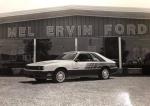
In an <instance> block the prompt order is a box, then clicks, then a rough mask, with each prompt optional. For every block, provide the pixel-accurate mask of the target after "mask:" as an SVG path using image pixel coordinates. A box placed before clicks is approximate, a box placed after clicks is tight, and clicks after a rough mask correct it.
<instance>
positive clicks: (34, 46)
mask: <svg viewBox="0 0 150 106" xmlns="http://www.w3.org/2000/svg"><path fill="white" fill-rule="evenodd" d="M35 62H36V39H35V38H34V39H33V63H35Z"/></svg>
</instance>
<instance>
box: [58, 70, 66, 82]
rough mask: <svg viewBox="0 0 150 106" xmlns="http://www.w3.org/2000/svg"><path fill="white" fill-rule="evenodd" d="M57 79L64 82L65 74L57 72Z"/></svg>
mask: <svg viewBox="0 0 150 106" xmlns="http://www.w3.org/2000/svg"><path fill="white" fill-rule="evenodd" d="M56 79H57V81H58V82H63V81H64V80H65V73H64V72H63V71H59V72H57V74H56Z"/></svg>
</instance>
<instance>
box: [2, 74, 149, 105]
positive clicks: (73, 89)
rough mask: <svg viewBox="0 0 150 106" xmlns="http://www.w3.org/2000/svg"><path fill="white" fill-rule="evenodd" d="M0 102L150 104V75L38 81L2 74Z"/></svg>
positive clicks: (24, 103) (28, 103) (20, 103)
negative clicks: (58, 81)
mask: <svg viewBox="0 0 150 106" xmlns="http://www.w3.org/2000/svg"><path fill="white" fill-rule="evenodd" d="M0 105H1V106H150V76H127V77H111V79H109V80H97V79H95V78H88V79H87V78H86V79H75V80H67V81H66V82H64V83H60V84H55V83H52V81H47V82H45V83H37V82H35V81H34V79H30V78H25V77H0Z"/></svg>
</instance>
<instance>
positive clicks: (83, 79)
mask: <svg viewBox="0 0 150 106" xmlns="http://www.w3.org/2000/svg"><path fill="white" fill-rule="evenodd" d="M111 79H114V78H109V79H108V80H111ZM96 80H99V79H98V78H87V77H83V78H76V79H66V81H65V82H64V83H66V82H83V81H96ZM20 83H24V84H47V83H52V84H58V83H54V82H53V81H52V80H46V81H41V82H39V81H35V80H32V81H20Z"/></svg>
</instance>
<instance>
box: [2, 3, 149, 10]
mask: <svg viewBox="0 0 150 106" xmlns="http://www.w3.org/2000/svg"><path fill="white" fill-rule="evenodd" d="M149 4H150V0H145V1H144V0H0V12H1V13H2V12H11V11H20V10H30V9H36V8H45V7H56V6H63V5H91V6H116V7H138V8H150V7H149Z"/></svg>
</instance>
